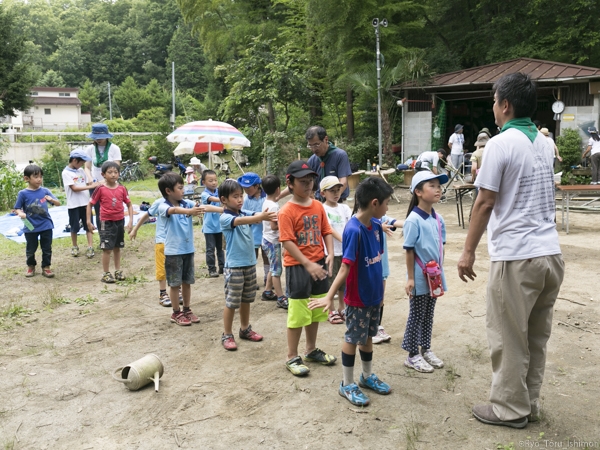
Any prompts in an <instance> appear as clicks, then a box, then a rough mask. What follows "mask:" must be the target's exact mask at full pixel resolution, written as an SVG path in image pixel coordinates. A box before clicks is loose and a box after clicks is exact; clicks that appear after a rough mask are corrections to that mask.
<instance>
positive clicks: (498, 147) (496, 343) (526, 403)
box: [458, 73, 564, 428]
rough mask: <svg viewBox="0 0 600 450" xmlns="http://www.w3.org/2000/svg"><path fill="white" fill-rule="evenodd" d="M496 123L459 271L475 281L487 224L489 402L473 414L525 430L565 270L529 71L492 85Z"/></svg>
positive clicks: (549, 159)
mask: <svg viewBox="0 0 600 450" xmlns="http://www.w3.org/2000/svg"><path fill="white" fill-rule="evenodd" d="M493 89H494V92H495V93H494V106H493V111H494V118H495V119H496V124H497V125H498V126H499V127H500V128H501V132H500V134H499V135H497V136H494V137H493V138H492V139H491V140H490V141H489V142H488V143H487V145H486V150H485V164H484V165H483V166H482V167H481V170H480V172H479V175H478V176H477V180H476V181H475V185H476V186H477V187H478V188H479V195H478V196H477V199H476V200H475V204H474V205H473V212H472V220H471V224H470V226H469V232H468V234H467V238H466V241H465V246H464V250H463V253H462V255H461V257H460V259H459V261H458V275H459V277H460V278H461V279H462V280H463V281H465V282H466V281H467V280H466V279H465V277H467V278H469V279H471V280H473V279H474V277H475V276H476V275H475V272H474V271H473V264H474V263H475V250H476V249H477V245H478V244H479V240H480V239H481V236H482V235H483V232H484V231H485V229H486V226H487V237H488V252H489V254H490V259H491V263H490V272H489V279H488V288H487V313H486V328H487V338H488V344H489V347H490V353H491V359H492V373H493V375H492V387H491V391H490V402H491V403H490V404H486V405H477V406H474V407H473V415H474V416H475V417H476V418H477V419H478V420H479V421H481V422H483V423H486V424H490V425H503V426H507V427H512V428H523V427H525V426H526V425H527V422H528V421H537V420H539V412H540V411H539V397H540V389H541V386H542V381H543V379H544V369H545V366H546V343H547V342H548V339H549V338H550V332H551V330H552V311H553V306H554V302H555V301H556V297H557V296H558V291H559V289H560V285H561V283H562V280H563V276H564V262H563V259H562V255H561V251H560V246H559V242H558V233H557V231H556V225H555V223H554V217H555V202H554V177H553V175H554V171H553V162H554V151H553V150H554V149H553V148H552V147H551V146H550V144H549V143H548V141H547V140H546V138H545V137H544V135H543V134H542V133H540V132H539V131H538V130H537V129H536V127H535V125H534V123H533V122H532V121H531V119H530V117H531V115H532V114H533V113H534V112H535V109H536V105H537V93H536V84H535V82H534V81H532V80H531V78H530V77H529V75H524V74H522V73H513V74H509V75H505V76H503V77H502V78H500V79H499V80H498V81H496V83H495V84H494V88H493Z"/></svg>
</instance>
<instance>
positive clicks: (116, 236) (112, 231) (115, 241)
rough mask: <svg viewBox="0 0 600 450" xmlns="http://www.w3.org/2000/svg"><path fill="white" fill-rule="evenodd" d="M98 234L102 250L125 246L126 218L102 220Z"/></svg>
mask: <svg viewBox="0 0 600 450" xmlns="http://www.w3.org/2000/svg"><path fill="white" fill-rule="evenodd" d="M98 234H99V235H100V248H101V249H102V250H112V249H113V248H123V247H125V219H121V220H101V221H100V227H99V228H98Z"/></svg>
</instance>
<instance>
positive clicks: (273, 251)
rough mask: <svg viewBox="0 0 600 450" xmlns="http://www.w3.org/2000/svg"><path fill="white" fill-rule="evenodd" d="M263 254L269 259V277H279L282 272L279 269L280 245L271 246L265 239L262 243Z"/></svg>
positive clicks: (280, 268)
mask: <svg viewBox="0 0 600 450" xmlns="http://www.w3.org/2000/svg"><path fill="white" fill-rule="evenodd" d="M262 250H263V253H266V254H267V257H268V258H269V271H270V272H271V276H273V277H280V276H281V272H282V267H281V244H280V243H277V244H273V243H271V242H269V241H267V240H266V239H263V242H262Z"/></svg>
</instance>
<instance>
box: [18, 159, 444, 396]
mask: <svg viewBox="0 0 600 450" xmlns="http://www.w3.org/2000/svg"><path fill="white" fill-rule="evenodd" d="M88 159H89V157H88V156H87V155H85V154H83V153H80V152H78V151H74V152H72V153H71V155H70V159H69V165H68V166H67V168H65V171H64V172H63V179H64V181H65V183H64V184H65V189H66V190H67V199H68V208H69V222H70V225H71V234H72V239H73V248H72V255H73V256H78V254H79V253H78V247H77V232H78V231H79V227H80V223H81V226H83V228H84V229H85V230H86V237H87V244H88V252H87V256H88V257H89V258H91V257H93V256H94V253H93V246H92V230H93V229H94V225H93V224H92V221H91V208H92V205H94V204H96V203H99V204H100V209H101V217H102V220H101V221H100V222H99V224H97V225H98V231H99V235H100V242H101V244H100V247H101V249H102V250H103V254H102V265H103V271H104V274H103V277H102V281H104V282H107V283H110V282H115V280H117V281H118V280H123V279H124V275H123V273H122V271H121V270H120V249H121V248H123V246H124V231H125V229H127V231H129V236H130V238H132V239H135V237H136V234H137V231H138V229H139V227H140V226H141V224H143V223H144V222H145V221H146V219H147V218H148V217H150V216H152V217H156V235H155V259H156V278H157V280H158V281H159V289H160V294H159V302H160V304H161V305H163V306H167V307H168V306H170V307H172V310H173V312H172V314H171V318H170V320H171V322H173V323H176V324H177V325H182V326H189V325H191V324H192V323H199V322H200V319H199V318H198V317H197V316H196V315H195V314H194V313H193V312H192V311H191V309H190V300H191V285H192V284H194V282H195V267H194V252H195V248H194V233H193V222H192V216H199V215H201V214H203V215H204V224H203V228H202V231H203V233H204V236H205V240H206V263H207V266H208V271H209V276H210V277H218V276H219V275H220V274H223V276H224V287H225V307H224V311H223V325H224V330H223V334H222V337H221V341H222V345H223V347H224V348H225V349H226V350H236V349H237V343H236V341H235V337H234V333H233V321H234V316H235V310H236V309H239V319H240V328H239V332H238V335H239V337H240V338H241V339H245V340H249V341H253V342H257V341H261V340H262V339H263V336H261V335H260V334H259V333H257V332H256V331H254V330H253V329H252V325H251V323H250V304H251V303H253V302H254V300H255V298H256V291H257V290H258V289H259V287H258V283H257V275H256V262H257V258H258V253H259V249H261V250H262V259H263V264H264V268H265V278H264V280H263V282H264V285H265V291H264V292H263V294H262V296H261V297H262V299H263V300H273V301H276V302H277V306H278V307H280V308H284V309H287V348H288V350H287V358H286V363H285V365H286V367H287V369H288V370H289V371H290V372H291V373H292V374H294V375H296V376H303V375H306V374H308V373H309V371H310V369H309V368H308V367H307V366H306V365H305V362H316V363H320V364H323V365H331V364H334V363H335V362H336V360H337V358H336V357H335V356H333V355H331V354H327V353H326V352H324V351H323V350H321V349H319V348H318V347H317V342H316V341H317V334H318V327H319V323H320V322H325V321H327V320H329V321H330V322H331V323H333V324H337V323H345V324H346V332H345V335H344V341H343V345H342V372H343V381H342V383H341V384H340V386H339V394H340V395H341V396H343V397H345V398H347V399H348V400H349V401H350V402H351V403H352V404H354V405H358V406H366V405H368V404H369V402H370V400H369V398H368V397H367V396H366V395H365V394H364V393H363V392H362V390H361V389H360V388H361V387H363V388H366V389H370V390H373V391H374V392H376V393H378V394H383V395H385V394H389V393H390V392H391V388H390V386H389V385H388V384H387V383H385V382H383V381H381V380H380V379H379V378H378V377H377V375H376V374H375V373H374V372H373V369H372V360H373V345H372V344H373V343H378V342H382V341H385V340H389V339H390V337H389V335H387V333H385V330H384V329H383V327H382V326H381V318H382V314H383V298H384V290H385V280H386V278H387V276H389V263H388V260H387V246H386V240H385V235H386V234H391V232H392V231H393V230H394V229H395V228H396V227H397V226H400V224H401V221H396V220H395V219H392V218H389V217H387V216H386V212H387V209H388V202H389V200H390V197H391V195H392V193H393V190H392V188H391V187H390V186H389V185H388V184H387V183H385V181H383V180H381V179H380V178H377V177H370V178H368V179H367V180H365V181H363V182H362V183H361V184H360V185H359V186H358V187H357V189H356V193H355V205H356V206H355V210H354V212H351V211H350V209H349V208H348V206H347V205H345V204H343V203H341V204H340V203H338V201H339V198H340V193H341V189H342V187H343V185H342V183H340V181H339V180H338V179H337V178H336V177H331V176H329V177H325V178H324V179H323V180H322V181H321V183H320V185H319V189H320V193H321V197H323V198H324V203H323V204H322V203H321V202H319V201H317V200H315V199H314V192H315V190H316V189H315V183H316V178H317V174H316V173H315V172H313V171H312V170H311V169H310V167H309V166H308V164H307V163H306V162H305V161H300V160H299V161H294V162H293V163H291V164H290V165H289V167H288V169H287V174H286V186H287V188H288V189H289V191H290V192H291V193H292V199H291V200H290V201H288V202H287V203H285V204H284V205H283V206H282V207H281V208H279V205H278V203H277V198H278V197H279V194H280V180H279V178H278V177H276V176H274V175H268V176H266V177H264V178H263V179H262V180H261V178H260V177H259V176H258V175H257V174H254V173H246V174H244V175H243V176H242V177H240V178H239V179H238V180H237V181H236V180H233V179H226V180H225V181H224V182H223V183H221V185H220V186H218V181H217V176H216V173H215V172H213V171H211V170H205V171H204V172H203V174H202V181H203V184H204V186H205V190H204V192H203V194H202V201H201V204H200V203H198V204H197V203H195V202H193V201H191V200H187V199H185V193H184V180H183V179H182V177H181V176H179V175H178V174H176V173H173V172H169V173H166V174H165V175H163V176H162V177H161V179H160V180H159V182H158V187H159V190H160V192H161V194H162V198H160V199H158V200H156V201H155V202H154V203H153V204H152V206H151V207H150V208H149V209H148V211H147V212H146V213H145V215H143V216H142V217H141V218H140V220H139V221H138V224H137V225H136V227H135V228H132V219H133V210H132V206H131V201H130V200H129V197H128V194H127V190H126V189H125V188H124V187H123V186H122V185H120V184H119V183H118V178H119V166H118V164H116V163H114V162H110V161H107V162H105V163H104V164H103V165H102V175H103V176H104V178H105V182H104V183H103V184H100V185H97V184H91V183H90V184H88V182H87V181H86V178H85V173H84V172H83V170H82V169H81V166H82V165H83V163H84V162H85V161H86V160H88ZM24 174H25V181H26V182H27V183H28V186H27V188H26V189H24V190H23V191H21V192H20V193H19V196H18V199H17V203H16V205H15V209H16V212H17V214H18V215H19V216H20V217H21V218H23V219H26V220H27V221H28V222H29V223H30V224H31V225H33V226H32V227H27V229H26V230H25V236H26V240H27V250H26V254H27V266H28V269H27V273H26V276H32V275H33V274H34V272H35V265H36V261H35V250H36V249H37V245H38V239H39V241H40V243H41V246H42V254H43V257H42V258H43V261H42V274H43V275H44V276H46V277H50V276H53V273H52V271H51V268H50V263H51V261H50V258H51V242H52V228H53V224H52V219H51V218H50V215H49V213H48V207H47V203H52V204H54V205H59V204H60V203H59V202H58V200H57V199H56V198H55V197H54V196H53V195H52V194H51V193H50V191H48V190H47V189H45V188H43V187H42V176H43V173H42V170H41V169H40V168H39V167H37V166H34V165H30V166H28V167H27V168H26V169H25V172H24ZM446 181H447V176H446V175H443V174H442V175H436V174H433V173H432V172H429V171H422V172H418V173H417V174H416V175H415V176H414V178H413V180H412V184H411V193H412V199H411V203H410V205H409V209H408V213H407V217H406V220H405V221H404V224H403V226H404V249H405V251H406V264H407V282H406V293H407V294H408V295H409V298H410V311H409V316H408V321H407V326H406V330H405V334H404V340H403V342H402V348H403V349H404V350H406V351H407V352H408V357H407V359H406V361H405V362H404V364H405V365H406V366H407V367H410V368H413V369H415V370H417V371H419V372H433V370H434V368H441V367H443V362H442V361H441V360H440V359H439V358H438V357H437V356H436V355H435V354H434V353H433V351H432V349H431V332H432V325H433V315H434V309H435V303H436V298H437V297H438V296H440V295H442V294H443V292H444V291H445V290H447V289H446V283H445V279H444V275H443V268H442V264H443V245H444V243H445V224H444V221H443V219H442V218H441V216H440V215H439V214H437V213H436V212H435V211H434V209H433V205H434V204H435V203H437V202H438V201H439V200H440V197H441V192H442V189H441V184H443V183H445V182H446ZM90 188H94V192H93V195H92V196H91V199H90V198H89V192H88V189H90ZM84 197H85V199H84ZM84 200H86V201H84ZM123 205H126V206H127V211H128V215H129V222H128V225H127V227H125V226H124V207H123ZM84 210H85V216H84ZM223 237H224V238H225V245H226V250H225V255H224V256H223V250H222V245H223ZM282 248H283V250H284V252H282ZM282 253H283V254H282ZM111 254H112V256H113V258H114V265H115V276H114V277H113V276H112V274H111V273H110V271H109V270H108V268H109V263H110V257H111ZM424 262H426V264H424ZM282 267H285V269H286V288H285V292H284V289H283V287H282V285H281V275H282ZM167 285H168V286H169V292H167ZM336 295H337V296H338V302H337V307H336V305H335V296H336ZM177 299H178V300H179V301H177ZM180 305H182V307H183V308H182V310H181V309H180ZM328 312H329V314H328ZM303 329H304V331H305V340H306V347H305V350H304V352H303V356H300V354H299V350H298V347H299V343H300V338H301V335H302V330H303ZM357 347H358V350H359V355H360V359H361V364H362V371H361V374H360V376H359V380H358V384H356V383H355V381H354V365H355V357H356V348H357Z"/></svg>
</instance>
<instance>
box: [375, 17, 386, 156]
mask: <svg viewBox="0 0 600 450" xmlns="http://www.w3.org/2000/svg"><path fill="white" fill-rule="evenodd" d="M371 24H372V25H373V27H375V38H376V56H377V132H378V137H379V167H381V165H382V163H383V137H382V134H383V133H382V130H381V52H380V51H379V25H381V26H382V27H387V26H388V21H387V19H381V20H379V19H378V18H375V19H373V21H372V22H371Z"/></svg>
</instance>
